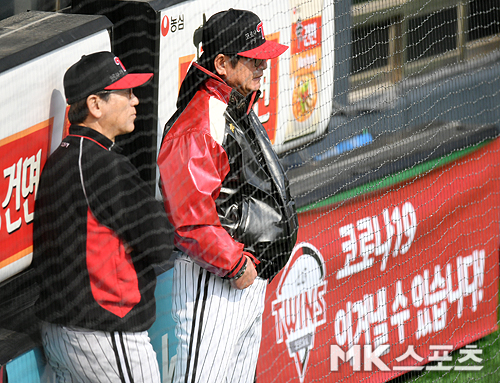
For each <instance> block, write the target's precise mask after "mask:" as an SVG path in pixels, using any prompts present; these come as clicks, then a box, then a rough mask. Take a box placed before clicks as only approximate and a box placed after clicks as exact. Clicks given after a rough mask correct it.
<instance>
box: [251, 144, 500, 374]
mask: <svg viewBox="0 0 500 383" xmlns="http://www.w3.org/2000/svg"><path fill="white" fill-rule="evenodd" d="M499 151H500V139H497V140H495V141H494V142H492V143H489V144H487V145H485V146H483V147H482V148H480V149H478V150H476V151H474V152H473V153H472V154H469V155H467V156H464V157H462V158H460V159H459V160H456V161H454V162H451V163H449V164H447V165H446V166H443V167H440V168H437V169H435V170H433V171H430V172H428V173H426V174H422V175H420V176H417V177H415V178H413V179H411V180H409V181H405V182H403V183H400V184H396V185H393V186H391V187H390V188H388V189H382V190H378V191H376V192H373V193H371V194H364V195H362V196H359V197H358V198H355V199H351V200H346V201H343V202H340V203H337V204H332V205H329V206H326V207H321V208H317V209H314V210H309V211H306V212H303V213H300V214H299V223H300V230H299V240H298V244H297V246H296V247H295V249H294V253H293V256H292V258H291V260H290V261H289V263H288V264H287V267H286V268H285V269H284V270H283V271H282V272H281V273H280V274H279V275H278V276H277V277H276V278H275V279H274V280H273V281H272V283H271V284H270V286H269V287H268V293H267V298H266V311H265V314H264V323H263V339H262V345H261V353H260V358H259V364H258V371H257V382H285V381H286V382H313V381H342V382H359V381H370V382H383V381H387V380H390V379H393V378H395V377H396V376H398V375H401V374H404V373H406V372H408V371H411V370H421V369H423V368H426V369H431V368H434V369H444V370H450V369H452V368H453V369H455V370H460V367H461V366H460V363H458V365H452V364H446V362H447V361H448V360H449V359H451V358H449V356H448V354H449V353H450V352H451V350H454V349H457V348H461V347H463V346H464V345H466V344H469V343H471V342H473V341H474V340H476V339H478V338H481V337H484V336H485V335H486V334H488V333H490V332H492V331H495V330H496V329H497V323H496V318H497V305H498V297H497V293H498V282H497V281H498V271H499V266H498V264H499V257H498V255H499V221H500V219H499V217H500V165H499V164H498V158H500V155H499ZM480 351H481V350H477V349H475V348H474V346H467V349H464V350H460V352H461V353H462V352H463V353H464V355H465V356H464V359H459V360H458V361H459V362H460V361H461V360H462V361H465V360H467V358H468V359H469V360H474V361H478V360H480V355H478V354H479V352H480ZM467 355H468V356H467ZM474 358H475V359H474ZM478 358H479V359H478ZM430 361H438V362H439V363H438V364H437V365H433V366H425V367H424V365H425V364H426V363H428V362H430ZM466 365H467V364H466V363H464V366H466ZM477 367H480V363H478V364H477ZM464 368H470V367H464Z"/></svg>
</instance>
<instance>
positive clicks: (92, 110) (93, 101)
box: [87, 94, 103, 118]
mask: <svg viewBox="0 0 500 383" xmlns="http://www.w3.org/2000/svg"><path fill="white" fill-rule="evenodd" d="M102 101H103V100H102V99H101V98H100V97H99V96H96V95H95V94H91V95H90V96H88V97H87V107H88V108H89V114H90V115H91V116H93V117H94V118H100V117H101V115H102V109H101V105H100V104H101V102H102Z"/></svg>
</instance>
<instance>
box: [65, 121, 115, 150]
mask: <svg viewBox="0 0 500 383" xmlns="http://www.w3.org/2000/svg"><path fill="white" fill-rule="evenodd" d="M69 135H70V136H76V137H84V138H87V139H89V140H91V141H94V142H95V143H97V144H98V145H100V146H102V147H103V148H104V149H106V150H111V148H113V151H116V150H117V149H118V150H119V147H118V146H117V145H116V144H115V143H114V142H113V141H111V140H110V139H109V138H108V137H106V136H104V135H103V134H101V133H99V132H98V131H97V130H94V129H91V128H87V127H86V126H82V125H71V126H70V127H69Z"/></svg>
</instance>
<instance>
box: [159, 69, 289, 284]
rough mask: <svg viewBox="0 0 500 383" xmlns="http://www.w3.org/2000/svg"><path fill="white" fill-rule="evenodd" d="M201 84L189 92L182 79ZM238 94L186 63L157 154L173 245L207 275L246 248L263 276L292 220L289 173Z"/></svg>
mask: <svg viewBox="0 0 500 383" xmlns="http://www.w3.org/2000/svg"><path fill="white" fill-rule="evenodd" d="M190 83H192V84H196V83H201V85H199V87H198V88H197V91H196V92H193V91H192V89H191V88H190V87H188V86H185V84H188V85H189V84H190ZM256 97H258V94H257V93H253V94H251V95H249V96H248V97H243V96H242V95H241V94H240V93H238V92H237V91H235V90H233V89H232V88H231V87H229V86H228V85H227V84H226V83H224V82H223V81H222V80H221V79H220V78H218V77H216V76H215V75H213V74H212V73H210V72H208V71H206V70H205V69H204V68H203V67H200V66H199V65H197V64H193V66H192V67H191V69H190V71H189V73H188V76H187V77H186V80H184V83H183V86H182V87H181V91H180V93H179V100H180V101H181V102H179V103H178V107H179V109H178V111H177V112H176V114H174V116H173V117H172V118H171V119H170V121H169V122H168V123H167V126H166V132H165V135H164V138H163V142H162V145H161V149H160V153H159V156H158V166H159V169H160V178H161V181H162V182H161V184H160V186H161V189H162V192H163V196H164V203H165V209H166V211H167V213H168V215H169V219H170V221H171V222H172V224H173V225H174V228H175V230H176V236H175V245H176V246H177V247H178V248H179V249H180V250H182V251H183V252H185V253H186V254H188V255H189V256H190V257H191V258H192V259H193V260H194V261H195V262H197V263H198V264H199V265H201V266H202V267H204V268H206V269H207V270H209V271H210V272H212V273H213V274H215V275H217V276H220V277H226V278H231V277H233V276H234V275H236V274H237V273H238V271H239V270H240V269H241V267H242V266H243V264H244V263H245V260H246V258H245V257H244V255H245V254H251V255H252V256H253V257H254V258H256V259H257V262H256V263H257V266H256V268H257V272H258V275H259V276H260V277H262V278H265V279H267V278H269V279H270V278H273V277H274V276H275V275H276V274H277V273H278V272H279V270H281V268H283V267H284V265H285V264H286V262H287V260H288V258H289V256H290V253H291V252H292V249H293V246H294V245H295V242H296V239H297V231H298V221H297V213H296V211H295V203H294V201H293V199H292V198H291V196H290V192H289V188H288V179H287V177H286V175H285V173H284V171H283V168H282V167H281V164H280V163H279V161H278V157H277V156H276V153H275V152H274V150H273V149H272V146H271V142H270V140H269V138H268V136H267V133H266V132H265V129H264V127H263V126H262V124H261V123H260V122H259V120H258V118H257V116H256V115H255V113H254V112H253V110H252V105H253V103H254V100H255V98H256Z"/></svg>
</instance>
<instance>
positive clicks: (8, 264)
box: [0, 118, 53, 281]
mask: <svg viewBox="0 0 500 383" xmlns="http://www.w3.org/2000/svg"><path fill="white" fill-rule="evenodd" d="M52 124H53V119H52V118H51V119H49V120H47V121H44V122H42V123H39V124H37V125H34V126H32V127H31V128H29V129H26V130H24V131H22V132H19V133H16V134H13V135H11V136H9V137H7V138H5V139H3V140H0V158H1V160H0V169H1V170H2V174H3V177H0V201H2V209H1V211H0V246H1V248H2V251H1V252H0V281H2V280H5V279H7V278H9V277H10V276H12V275H13V274H15V273H17V272H19V271H21V269H23V268H25V267H27V266H29V264H30V263H31V254H32V251H33V244H32V242H33V229H32V225H31V222H32V221H33V213H34V208H35V195H36V190H37V187H38V181H39V179H40V173H41V171H42V168H43V166H44V164H45V161H46V160H47V156H48V153H49V149H50V138H51V134H52ZM28 258H29V259H28ZM23 259H24V260H23ZM21 260H23V261H22V262H20V263H19V264H18V265H17V266H14V264H15V263H16V262H19V261H21Z"/></svg>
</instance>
